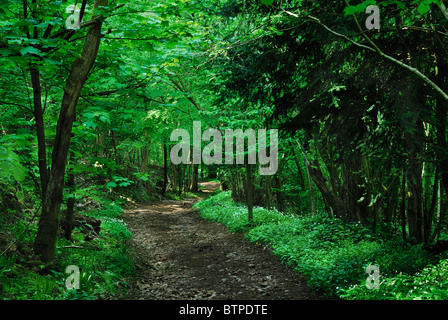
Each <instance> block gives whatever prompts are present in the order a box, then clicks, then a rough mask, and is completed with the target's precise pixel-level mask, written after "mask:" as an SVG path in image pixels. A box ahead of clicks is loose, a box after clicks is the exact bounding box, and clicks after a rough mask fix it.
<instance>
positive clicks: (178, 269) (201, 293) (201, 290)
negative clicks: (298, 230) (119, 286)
mask: <svg viewBox="0 0 448 320" xmlns="http://www.w3.org/2000/svg"><path fill="white" fill-rule="evenodd" d="M200 185H202V186H203V187H204V188H205V189H204V190H203V196H202V198H204V197H206V196H207V193H210V192H213V191H214V190H216V188H219V184H218V183H213V182H202V183H200ZM194 201H196V200H194V199H191V200H189V201H172V200H163V201H158V202H154V203H149V204H145V205H138V206H137V207H135V208H132V209H127V210H125V213H124V215H123V220H124V221H125V222H126V223H127V225H128V228H129V230H130V231H131V232H132V233H133V238H132V240H131V248H132V254H133V259H134V262H135V265H136V268H137V270H136V273H135V275H133V276H132V277H131V278H130V279H128V282H129V284H130V289H129V291H128V295H127V296H126V297H124V299H131V300H221V299H225V300H257V299H264V300H305V299H319V297H318V296H317V295H314V294H313V293H311V292H310V290H309V288H308V287H307V285H306V282H305V280H304V279H303V278H302V277H301V276H300V275H298V274H297V273H295V272H293V271H292V270H291V268H288V267H287V266H285V265H283V264H282V263H281V261H280V260H279V259H278V258H277V257H275V256H274V255H273V254H272V253H271V252H270V250H269V249H264V248H263V246H261V245H256V244H253V243H250V242H249V241H247V240H244V236H243V235H242V234H233V233H230V232H229V231H228V229H227V228H226V227H225V226H224V225H222V224H218V223H214V222H210V221H207V220H204V219H203V218H201V217H200V216H199V214H198V212H197V211H196V210H193V209H192V205H193V203H194Z"/></svg>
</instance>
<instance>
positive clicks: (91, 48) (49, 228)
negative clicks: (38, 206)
mask: <svg viewBox="0 0 448 320" xmlns="http://www.w3.org/2000/svg"><path fill="white" fill-rule="evenodd" d="M107 3H108V0H95V3H94V6H93V9H95V8H97V7H98V6H107ZM101 27H102V20H101V19H98V20H96V22H94V23H93V24H92V25H91V26H90V28H89V31H88V33H87V36H86V40H85V43H84V47H83V51H82V53H81V56H80V57H79V58H77V59H76V60H75V62H74V64H73V67H72V69H71V72H70V75H69V77H68V79H67V83H66V86H65V88H64V95H63V98H62V105H61V111H60V114H59V119H58V124H57V127H56V138H55V145H54V149H53V154H52V160H53V161H52V167H51V172H50V179H49V181H48V188H47V193H46V197H45V201H44V203H43V206H42V214H41V217H40V220H39V227H38V230H37V235H36V239H35V242H34V250H35V252H36V254H37V255H38V256H39V257H40V258H41V259H42V261H44V262H51V261H53V259H54V253H55V247H56V238H57V233H58V228H59V219H60V214H59V212H60V207H61V203H62V194H63V187H64V176H65V167H66V162H67V155H68V150H69V145H70V139H71V135H72V134H71V133H72V126H73V121H74V119H75V114H76V105H77V102H78V99H79V96H80V94H81V90H82V88H83V86H84V83H85V82H86V80H87V76H88V74H89V72H90V70H91V68H92V66H93V64H94V62H95V59H96V56H97V54H98V49H99V45H100V42H101Z"/></svg>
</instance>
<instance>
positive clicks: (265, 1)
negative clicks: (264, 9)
mask: <svg viewBox="0 0 448 320" xmlns="http://www.w3.org/2000/svg"><path fill="white" fill-rule="evenodd" d="M261 3H262V4H264V5H266V6H270V5H271V4H273V3H274V0H261Z"/></svg>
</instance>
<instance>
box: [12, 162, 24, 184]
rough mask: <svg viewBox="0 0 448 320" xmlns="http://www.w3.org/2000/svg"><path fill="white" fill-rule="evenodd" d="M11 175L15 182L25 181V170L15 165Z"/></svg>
mask: <svg viewBox="0 0 448 320" xmlns="http://www.w3.org/2000/svg"><path fill="white" fill-rule="evenodd" d="M12 175H13V177H14V179H15V180H16V181H22V180H23V179H25V170H24V169H23V167H22V166H19V165H16V166H14V169H13V171H12Z"/></svg>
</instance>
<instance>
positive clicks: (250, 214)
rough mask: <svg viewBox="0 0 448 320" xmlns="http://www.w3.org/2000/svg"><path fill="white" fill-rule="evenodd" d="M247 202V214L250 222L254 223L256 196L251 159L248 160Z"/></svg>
mask: <svg viewBox="0 0 448 320" xmlns="http://www.w3.org/2000/svg"><path fill="white" fill-rule="evenodd" d="M246 194H247V196H246V204H247V215H248V220H249V224H252V220H253V208H254V196H253V186H252V170H251V165H250V164H249V161H247V162H246Z"/></svg>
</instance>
